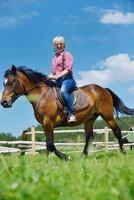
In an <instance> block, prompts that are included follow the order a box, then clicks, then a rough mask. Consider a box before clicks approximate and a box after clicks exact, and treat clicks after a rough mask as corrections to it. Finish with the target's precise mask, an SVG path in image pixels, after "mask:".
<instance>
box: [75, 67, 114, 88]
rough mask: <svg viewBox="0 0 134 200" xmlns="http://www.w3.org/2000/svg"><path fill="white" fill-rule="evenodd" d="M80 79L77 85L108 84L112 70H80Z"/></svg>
mask: <svg viewBox="0 0 134 200" xmlns="http://www.w3.org/2000/svg"><path fill="white" fill-rule="evenodd" d="M78 74H79V76H80V79H79V80H77V85H78V86H82V85H87V84H90V83H95V84H98V85H101V86H107V84H108V83H109V81H110V76H111V74H110V71H109V70H107V69H106V70H103V71H99V70H98V71H97V70H91V71H85V72H79V73H78Z"/></svg>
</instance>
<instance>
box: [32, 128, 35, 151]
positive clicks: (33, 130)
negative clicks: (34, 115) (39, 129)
mask: <svg viewBox="0 0 134 200" xmlns="http://www.w3.org/2000/svg"><path fill="white" fill-rule="evenodd" d="M31 140H32V155H35V127H34V126H32V127H31Z"/></svg>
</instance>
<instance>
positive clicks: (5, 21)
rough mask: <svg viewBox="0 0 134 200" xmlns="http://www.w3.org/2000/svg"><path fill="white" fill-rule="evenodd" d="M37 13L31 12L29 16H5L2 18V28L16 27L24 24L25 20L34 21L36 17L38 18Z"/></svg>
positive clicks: (0, 19)
mask: <svg viewBox="0 0 134 200" xmlns="http://www.w3.org/2000/svg"><path fill="white" fill-rule="evenodd" d="M38 15H39V14H38V13H37V12H31V13H29V14H22V15H19V16H4V17H0V28H10V27H16V26H17V25H20V24H23V22H24V21H25V20H28V19H32V18H33V17H34V16H38Z"/></svg>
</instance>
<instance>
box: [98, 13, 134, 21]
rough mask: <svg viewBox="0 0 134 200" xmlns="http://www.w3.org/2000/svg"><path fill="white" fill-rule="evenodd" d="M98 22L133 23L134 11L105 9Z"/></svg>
mask: <svg viewBox="0 0 134 200" xmlns="http://www.w3.org/2000/svg"><path fill="white" fill-rule="evenodd" d="M100 22H101V23H104V24H133V23H134V13H131V12H127V13H123V12H121V11H118V10H106V11H105V13H104V14H103V16H102V17H101V18H100Z"/></svg>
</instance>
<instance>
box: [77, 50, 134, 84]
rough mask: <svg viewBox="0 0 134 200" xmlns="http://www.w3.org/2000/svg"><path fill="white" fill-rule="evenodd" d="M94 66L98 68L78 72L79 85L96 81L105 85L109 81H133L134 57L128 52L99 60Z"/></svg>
mask: <svg viewBox="0 0 134 200" xmlns="http://www.w3.org/2000/svg"><path fill="white" fill-rule="evenodd" d="M96 66H98V68H99V69H98V70H91V71H85V72H84V71H83V72H79V73H78V74H79V76H80V79H78V80H77V83H78V85H79V86H82V85H85V84H89V83H97V84H99V85H101V86H104V87H106V86H107V85H108V84H109V83H115V82H118V83H122V82H129V81H134V59H132V58H130V57H129V55H128V54H117V55H114V56H110V57H108V58H106V59H105V60H103V61H99V62H98V63H97V64H96Z"/></svg>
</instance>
